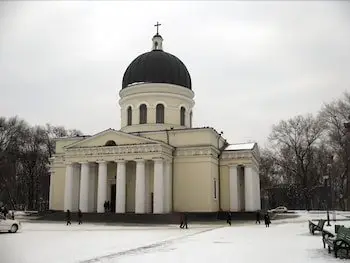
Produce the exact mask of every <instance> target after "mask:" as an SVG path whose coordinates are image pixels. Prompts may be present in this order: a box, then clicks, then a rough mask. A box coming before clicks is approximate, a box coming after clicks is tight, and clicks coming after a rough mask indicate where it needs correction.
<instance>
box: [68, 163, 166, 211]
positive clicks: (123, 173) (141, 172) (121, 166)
mask: <svg viewBox="0 0 350 263" xmlns="http://www.w3.org/2000/svg"><path fill="white" fill-rule="evenodd" d="M132 162H135V163H136V174H134V175H136V176H133V169H132V166H133V164H132ZM146 162H147V163H149V164H150V165H153V167H150V166H149V165H147V168H148V171H146V165H145V163H146ZM128 163H130V165H127V164H128ZM113 164H114V165H113ZM96 166H97V167H98V169H95V167H96ZM113 166H115V167H116V168H115V169H113ZM170 166H171V161H170V160H166V159H160V158H158V159H155V160H145V159H136V160H135V161H127V160H116V161H114V162H111V161H96V162H80V163H66V175H65V177H66V178H65V180H66V185H65V201H64V210H67V209H69V210H71V211H76V210H77V209H78V208H79V209H80V210H81V211H82V212H98V213H104V212H105V208H104V202H105V201H110V203H112V204H115V207H114V209H113V210H115V213H125V212H135V213H137V214H144V213H150V212H153V213H154V214H163V213H167V212H169V210H170V208H171V205H172V204H171V191H170V189H171V188H172V187H171V185H170V184H171V169H169V168H170ZM127 167H129V169H127ZM108 168H109V169H110V170H114V171H112V172H114V173H115V176H114V178H113V179H114V180H107V179H108ZM90 170H91V171H90ZM152 170H153V171H154V172H153V173H150V172H151V171H152ZM128 176H130V177H131V178H130V179H131V180H130V179H129V180H127V177H128ZM132 177H133V178H134V179H135V180H134V182H130V181H132V179H133V178H132ZM128 181H129V185H128ZM152 181H153V185H151V187H150V182H152ZM113 185H115V187H116V192H115V196H114V198H115V199H114V200H111V199H112V198H113V196H111V192H110V191H109V190H108V189H110V188H111V187H113ZM130 186H134V189H130ZM127 187H129V189H130V190H129V191H128V192H129V195H128V193H127ZM77 189H79V194H78V195H77V193H76V190H77ZM108 193H109V195H108ZM131 194H134V197H132V196H130V195H131ZM128 196H130V198H131V200H134V204H130V202H128V203H127V197H128ZM150 205H151V207H150ZM150 208H151V209H150ZM130 210H131V211H130ZM132 210H133V211H132Z"/></svg>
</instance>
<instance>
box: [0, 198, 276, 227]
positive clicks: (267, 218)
mask: <svg viewBox="0 0 350 263" xmlns="http://www.w3.org/2000/svg"><path fill="white" fill-rule="evenodd" d="M105 204H106V203H105ZM3 211H4V210H3V208H1V212H2V213H3ZM6 213H7V212H6ZM5 217H6V215H5ZM260 218H261V214H260V211H257V212H256V221H255V223H256V224H258V223H259V224H260ZM231 221H232V215H231V212H228V214H227V220H226V222H227V223H228V224H229V225H230V226H231ZM264 221H265V226H266V227H270V224H271V220H270V216H269V214H268V213H267V212H266V213H265V215H264ZM66 222H67V226H68V225H71V224H72V214H71V211H70V210H67V212H66ZM82 223H83V213H82V212H81V210H80V209H79V210H78V225H81V224H82ZM187 223H188V215H187V213H181V216H180V228H181V229H184V228H186V229H188V224H187Z"/></svg>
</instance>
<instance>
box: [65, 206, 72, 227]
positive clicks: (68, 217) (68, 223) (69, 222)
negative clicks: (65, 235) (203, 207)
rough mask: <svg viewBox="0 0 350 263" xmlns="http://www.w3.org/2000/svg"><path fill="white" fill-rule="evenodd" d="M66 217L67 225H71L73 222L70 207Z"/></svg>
mask: <svg viewBox="0 0 350 263" xmlns="http://www.w3.org/2000/svg"><path fill="white" fill-rule="evenodd" d="M66 217H67V226H68V225H71V224H72V223H71V220H72V217H71V214H70V211H69V209H68V210H67V213H66Z"/></svg>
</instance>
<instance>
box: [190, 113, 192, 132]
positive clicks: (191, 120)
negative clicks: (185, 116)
mask: <svg viewBox="0 0 350 263" xmlns="http://www.w3.org/2000/svg"><path fill="white" fill-rule="evenodd" d="M190 128H192V111H191V112H190Z"/></svg>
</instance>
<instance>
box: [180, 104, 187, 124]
mask: <svg viewBox="0 0 350 263" xmlns="http://www.w3.org/2000/svg"><path fill="white" fill-rule="evenodd" d="M185 113H186V109H185V108H184V107H181V110H180V125H181V126H185Z"/></svg>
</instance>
